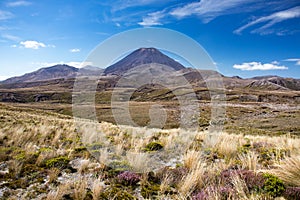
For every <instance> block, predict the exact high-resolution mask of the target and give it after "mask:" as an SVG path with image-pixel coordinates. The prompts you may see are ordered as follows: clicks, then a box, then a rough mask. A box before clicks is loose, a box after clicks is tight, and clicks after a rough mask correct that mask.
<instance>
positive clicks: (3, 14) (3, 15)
mask: <svg viewBox="0 0 300 200" xmlns="http://www.w3.org/2000/svg"><path fill="white" fill-rule="evenodd" d="M13 17H14V15H13V14H12V13H11V12H8V11H4V10H0V20H7V19H11V18H13Z"/></svg>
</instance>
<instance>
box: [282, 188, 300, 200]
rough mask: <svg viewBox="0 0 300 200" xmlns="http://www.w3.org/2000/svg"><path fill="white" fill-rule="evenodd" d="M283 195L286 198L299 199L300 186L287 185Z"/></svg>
mask: <svg viewBox="0 0 300 200" xmlns="http://www.w3.org/2000/svg"><path fill="white" fill-rule="evenodd" d="M283 196H284V198H285V199H287V200H294V199H300V187H287V188H286V189H285V191H284V193H283Z"/></svg>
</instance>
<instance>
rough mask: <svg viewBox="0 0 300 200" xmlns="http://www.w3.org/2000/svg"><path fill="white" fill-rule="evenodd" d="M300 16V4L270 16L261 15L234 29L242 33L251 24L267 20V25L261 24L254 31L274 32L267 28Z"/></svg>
mask: <svg viewBox="0 0 300 200" xmlns="http://www.w3.org/2000/svg"><path fill="white" fill-rule="evenodd" d="M299 17H300V6H297V7H294V8H290V9H287V10H283V11H279V12H276V13H273V14H271V15H269V16H265V17H260V18H258V19H256V20H253V21H251V22H249V23H248V24H246V25H244V26H242V27H240V28H238V29H236V30H235V31H234V33H236V34H240V33H241V32H242V31H244V30H245V29H247V28H249V27H251V26H254V25H256V24H260V23H264V22H266V24H265V25H263V26H261V27H260V28H258V29H255V30H253V31H252V33H260V34H264V33H272V32H273V31H266V30H267V29H268V28H270V27H271V26H273V25H275V24H277V23H279V22H282V21H285V20H289V19H293V18H299Z"/></svg>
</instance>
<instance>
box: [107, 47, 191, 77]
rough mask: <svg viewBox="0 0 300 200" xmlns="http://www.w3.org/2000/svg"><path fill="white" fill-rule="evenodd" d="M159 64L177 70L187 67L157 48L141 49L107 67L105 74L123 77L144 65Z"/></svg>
mask: <svg viewBox="0 0 300 200" xmlns="http://www.w3.org/2000/svg"><path fill="white" fill-rule="evenodd" d="M149 63H158V64H162V65H167V66H169V67H172V68H173V69H175V70H180V69H184V68H185V67H184V66H183V65H181V64H180V63H178V62H176V61H175V60H173V59H172V58H170V57H168V56H166V55H164V54H163V53H161V52H160V51H159V50H157V49H155V48H140V49H137V50H135V51H133V52H132V53H131V54H129V55H128V56H126V57H125V58H123V59H122V60H120V61H119V62H117V63H115V64H113V65H111V66H109V67H107V68H106V69H105V71H104V73H105V74H114V75H122V74H124V73H126V72H127V71H128V70H130V69H133V68H134V67H137V66H139V65H142V64H149Z"/></svg>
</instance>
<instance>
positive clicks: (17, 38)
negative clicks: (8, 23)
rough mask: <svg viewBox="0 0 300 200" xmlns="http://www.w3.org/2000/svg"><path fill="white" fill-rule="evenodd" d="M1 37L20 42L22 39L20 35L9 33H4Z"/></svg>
mask: <svg viewBox="0 0 300 200" xmlns="http://www.w3.org/2000/svg"><path fill="white" fill-rule="evenodd" d="M1 37H2V38H4V39H7V40H11V41H15V42H18V41H20V40H21V38H19V37H18V36H15V35H9V34H3V35H1Z"/></svg>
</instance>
